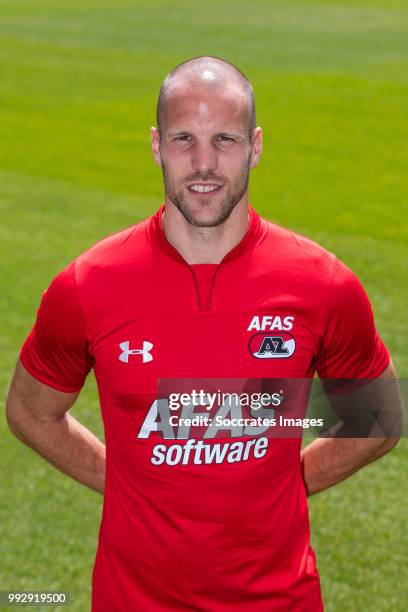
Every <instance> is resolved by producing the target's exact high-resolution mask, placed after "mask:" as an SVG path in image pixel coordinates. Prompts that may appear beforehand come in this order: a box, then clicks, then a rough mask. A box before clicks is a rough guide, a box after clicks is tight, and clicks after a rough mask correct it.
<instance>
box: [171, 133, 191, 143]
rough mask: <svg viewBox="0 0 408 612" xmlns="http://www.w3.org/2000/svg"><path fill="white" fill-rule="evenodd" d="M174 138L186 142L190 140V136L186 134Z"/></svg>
mask: <svg viewBox="0 0 408 612" xmlns="http://www.w3.org/2000/svg"><path fill="white" fill-rule="evenodd" d="M174 140H178V141H181V142H187V141H189V140H190V136H188V135H187V134H183V135H182V136H176V138H175V139H174Z"/></svg>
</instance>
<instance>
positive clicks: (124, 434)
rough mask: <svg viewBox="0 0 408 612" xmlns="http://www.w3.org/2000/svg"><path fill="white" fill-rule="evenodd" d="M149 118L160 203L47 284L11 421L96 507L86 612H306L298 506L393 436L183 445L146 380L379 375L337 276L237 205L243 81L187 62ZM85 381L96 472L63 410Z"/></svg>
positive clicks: (315, 590) (352, 298)
mask: <svg viewBox="0 0 408 612" xmlns="http://www.w3.org/2000/svg"><path fill="white" fill-rule="evenodd" d="M157 119H158V129H156V128H152V129H151V140H152V151H153V156H154V159H155V161H156V163H157V164H158V165H159V166H160V167H161V168H162V171H163V177H164V187H165V201H164V207H162V208H160V210H159V211H158V212H157V213H156V214H155V215H154V216H153V217H152V218H149V219H147V220H145V221H143V222H142V223H139V224H137V225H135V226H133V227H131V228H128V229H125V230H123V231H121V232H119V233H117V234H115V235H113V236H110V237H108V238H106V239H104V240H102V241H101V242H99V243H97V244H96V245H94V246H93V247H92V248H90V249H89V250H88V251H86V252H85V253H83V254H82V255H80V256H79V257H78V258H76V259H75V260H74V261H73V262H71V263H70V264H69V265H68V266H67V267H66V268H65V269H64V270H63V271H62V272H61V273H60V274H59V275H58V276H57V277H56V278H55V279H54V281H53V282H52V284H51V285H50V287H49V288H48V290H47V291H46V292H45V293H44V296H43V299H42V303H41V306H40V309H39V311H38V314H37V321H36V324H35V326H34V328H33V330H32V332H31V334H30V335H29V336H28V338H27V340H26V342H25V343H24V346H23V348H22V351H21V354H20V361H19V362H18V364H17V368H16V372H15V375H14V379H13V382H12V385H11V389H10V393H9V398H8V402H7V416H8V421H9V424H10V427H11V429H12V430H13V432H14V433H15V434H16V435H17V436H18V437H19V438H20V439H21V440H23V441H24V442H25V443H26V444H28V445H30V446H31V447H32V448H34V449H35V450H37V451H38V452H39V453H40V454H41V455H43V456H44V457H45V458H46V459H47V460H48V461H50V462H51V463H53V464H54V465H55V466H56V467H58V468H59V469H60V470H62V471H63V472H65V473H66V474H68V475H70V476H72V477H73V478H75V479H76V480H78V481H79V482H81V483H83V484H85V485H87V486H88V487H91V488H92V489H95V490H96V491H99V492H100V493H103V494H104V508H103V518H102V524H101V528H100V535H99V544H98V551H97V555H96V560H95V566H94V572H93V596H92V601H93V604H92V609H93V610H94V612H114V611H123V612H124V611H128V610H135V611H139V610H140V611H148V612H153V611H156V610H157V611H159V610H163V611H164V610H206V611H220V612H221V611H232V610H245V611H248V610H251V611H252V610H255V611H259V612H264V611H268V612H270V611H275V610H276V611H288V610H296V611H313V612H316V611H318V610H321V609H322V601H321V594H320V586H319V578H318V573H317V569H316V563H315V555H314V552H313V550H312V549H311V547H310V542H309V524H308V511H307V501H306V496H307V493H308V494H309V495H311V494H314V493H317V492H318V491H321V490H323V489H325V488H327V487H329V486H331V485H334V484H335V483H337V482H340V481H341V480H343V479H344V478H346V477H347V476H349V475H350V474H352V473H354V472H356V471H357V470H358V469H360V468H361V467H362V466H364V465H366V464H367V463H370V462H371V461H373V460H375V459H377V458H378V457H380V456H381V455H383V454H385V453H386V452H388V451H389V450H390V449H391V448H392V447H393V446H394V445H395V444H396V442H397V439H398V438H397V437H393V438H389V439H386V438H382V439H381V438H367V439H337V438H319V439H317V440H315V441H313V442H312V443H311V444H310V445H309V446H307V447H306V448H305V449H304V450H303V451H302V453H301V452H300V446H301V440H300V439H299V438H284V439H268V438H262V439H261V438H258V441H257V442H255V441H254V440H255V439H256V436H252V437H251V436H248V430H243V429H238V434H237V431H236V430H235V429H233V428H231V430H230V432H229V434H230V435H228V430H225V428H222V427H221V428H219V429H216V430H214V431H212V430H211V426H210V427H208V429H207V428H204V431H205V433H204V435H203V436H202V439H198V437H197V436H195V437H194V438H193V436H192V435H189V434H190V433H191V430H190V429H189V426H188V425H186V427H187V429H184V430H180V429H178V427H177V422H174V419H171V418H170V414H171V413H170V411H169V409H168V403H166V401H164V400H163V397H162V396H161V395H160V393H159V394H158V395H157V388H158V381H159V379H161V380H163V379H164V380H165V381H166V380H167V381H168V380H171V379H181V378H182V379H198V378H199V379H201V380H203V379H205V378H207V379H209V380H212V379H275V378H288V379H292V378H312V377H313V375H314V373H315V371H316V372H317V373H318V374H319V376H321V377H324V378H375V377H384V378H387V377H388V378H392V377H394V376H395V372H394V368H393V365H392V363H391V361H390V356H389V353H388V350H387V349H386V347H385V346H384V344H383V343H382V341H381V339H380V338H379V336H378V334H377V332H376V330H375V327H374V322H373V316H372V311H371V307H370V303H369V301H368V298H367V296H366V294H365V292H364V290H363V288H362V286H361V284H360V283H359V281H358V280H357V279H356V277H355V276H354V274H353V273H352V272H351V271H350V270H349V269H348V268H347V267H346V266H344V265H343V264H342V263H341V262H339V261H338V260H337V259H336V258H335V256H334V255H333V254H331V253H328V252H327V251H325V250H324V249H322V248H321V247H319V246H318V245H317V244H315V243H313V242H312V241H310V240H307V239H306V238H303V237H301V236H299V235H297V234H295V233H293V232H290V231H288V230H286V229H283V228H281V227H279V226H277V225H274V224H272V223H269V222H267V221H265V220H263V219H261V218H260V217H259V216H258V215H257V214H256V213H255V211H254V210H253V209H252V208H251V207H250V206H249V204H248V176H249V171H250V169H251V168H253V167H255V166H256V164H257V163H258V161H259V159H260V156H261V152H262V131H261V128H259V127H256V123H255V107H254V98H253V91H252V87H251V85H250V83H249V82H248V80H247V79H246V77H245V76H244V75H243V74H242V73H241V72H240V71H239V70H238V69H237V68H235V67H234V66H232V65H231V64H229V63H227V62H225V61H223V60H220V59H217V58H214V57H207V56H206V57H199V58H194V59H192V60H189V61H187V62H185V63H183V64H181V65H179V66H178V67H176V68H175V69H174V70H173V71H172V72H171V73H170V74H169V75H168V77H167V78H166V79H165V81H164V83H163V85H162V88H161V91H160V96H159V101H158V109H157ZM356 336H358V338H359V342H358V343H356V342H355V341H354V339H355V337H356ZM265 343H266V344H265ZM91 368H93V369H94V372H95V377H96V380H97V383H98V388H99V393H100V401H101V410H102V416H103V421H104V427H105V441H106V460H105V445H104V444H103V443H102V442H100V441H99V440H98V439H97V438H96V437H95V436H94V435H93V434H92V433H91V432H90V431H88V430H87V429H86V428H84V427H83V426H82V425H81V424H80V423H79V422H78V421H77V420H75V419H74V418H73V417H72V416H71V415H70V414H69V412H68V411H69V409H70V407H71V406H72V404H73V403H74V402H75V400H76V398H77V395H78V393H79V391H80V389H81V388H82V386H83V384H84V381H85V377H86V375H87V374H88V372H89V371H90V369H91ZM182 384H183V383H180V385H182ZM180 390H183V389H181V387H180ZM176 395H177V394H176ZM194 409H195V406H193V407H191V405H190V408H189V410H190V412H189V414H190V415H193V414H195V412H194ZM196 412H197V411H196ZM180 427H181V425H180ZM186 431H187V434H186ZM219 433H221V434H223V436H224V439H223V440H221V443H220V441H219V435H218V434H219ZM192 438H193V439H192ZM262 440H263V441H262ZM265 440H266V442H265ZM231 441H232V442H231ZM260 441H262V444H259V442H260ZM239 443H242V446H239ZM244 443H245V444H246V446H244ZM249 443H251V444H252V446H248V444H249ZM105 474H106V476H105Z"/></svg>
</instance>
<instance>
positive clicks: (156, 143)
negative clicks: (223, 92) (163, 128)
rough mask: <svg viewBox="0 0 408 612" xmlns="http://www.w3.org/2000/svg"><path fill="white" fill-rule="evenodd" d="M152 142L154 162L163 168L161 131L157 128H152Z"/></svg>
mask: <svg viewBox="0 0 408 612" xmlns="http://www.w3.org/2000/svg"><path fill="white" fill-rule="evenodd" d="M150 142H151V148H152V153H153V158H154V161H155V162H156V164H157V165H158V166H160V168H161V165H162V161H161V155H160V134H159V130H158V129H157V128H155V127H151V128H150Z"/></svg>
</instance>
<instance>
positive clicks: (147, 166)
mask: <svg viewBox="0 0 408 612" xmlns="http://www.w3.org/2000/svg"><path fill="white" fill-rule="evenodd" d="M200 54H211V55H217V56H221V57H224V58H225V59H228V60H230V61H232V62H233V63H236V64H237V65H238V66H239V67H240V68H241V69H242V70H243V71H244V72H246V73H247V74H248V76H249V78H250V79H251V81H252V83H253V85H254V88H255V95H256V100H257V112H258V124H259V125H262V126H263V128H264V138H265V152H264V156H263V160H262V161H261V164H260V166H259V167H258V168H257V169H256V170H255V171H254V173H253V175H252V188H251V202H252V204H253V205H254V206H255V208H256V209H257V210H258V211H259V212H260V213H261V214H263V215H264V216H265V217H268V218H270V219H273V220H275V221H276V222H278V223H280V224H283V225H286V226H288V227H291V228H293V229H295V230H297V231H299V232H301V233H304V234H306V235H307V236H309V237H311V238H313V239H315V240H317V241H319V242H320V243H321V244H322V245H323V246H325V247H326V248H328V249H330V250H332V251H334V252H335V253H336V254H337V255H338V256H339V257H340V258H341V259H343V261H345V262H346V263H347V264H348V265H349V266H350V267H351V268H352V269H353V270H354V271H355V272H356V273H357V274H358V276H359V277H360V279H361V280H362V282H363V284H364V285H365V287H366V290H367V292H368V294H369V296H370V298H371V300H372V303H373V306H374V312H375V315H376V322H377V326H378V329H379V331H380V333H381V335H382V337H383V339H384V340H385V342H386V343H387V345H388V346H389V348H390V350H391V352H392V355H393V358H394V362H395V364H396V366H397V369H398V373H399V375H400V376H401V377H407V376H408V355H407V326H406V318H407V304H408V283H407V262H408V222H407V217H408V215H407V212H408V210H407V208H408V206H407V202H408V187H407V180H406V177H407V168H408V3H407V1H406V0H399V1H397V0H388V1H387V0H381V1H380V0H378V1H375V0H373V1H369V0H353V1H352V0H343V1H342V2H340V1H332V2H330V1H324V0H321V1H320V2H314V1H311V0H310V1H306V0H305V1H303V2H302V1H297V2H292V1H287V2H279V3H278V2H273V1H271V0H270V1H267V0H264V1H262V0H254V1H252V2H251V3H248V2H245V3H244V2H228V1H226V0H217V1H215V0H208V1H207V2H206V3H205V4H198V3H195V2H193V1H188V0H183V1H180V0H174V1H173V2H171V3H170V2H165V1H164V0H161V1H156V2H155V3H149V2H147V1H134V2H130V1H125V0H109V1H108V0H100V1H99V2H96V1H94V2H92V1H90V0H70V2H68V1H67V0H60V1H59V2H58V3H57V2H53V1H51V0H36V1H34V0H0V75H1V78H0V206H1V227H0V252H1V261H2V266H1V268H2V270H1V294H0V304H1V328H0V329H1V336H0V343H1V356H2V361H1V369H0V384H1V393H2V398H4V396H5V394H6V389H7V385H8V382H9V379H10V376H11V372H12V368H13V365H14V363H15V360H16V357H17V354H18V350H19V347H20V345H21V343H22V341H23V339H24V337H25V335H26V334H27V333H28V331H29V329H30V327H31V325H32V322H33V319H34V315H35V310H36V308H37V306H38V303H39V299H40V296H41V292H42V291H43V289H44V288H45V287H46V286H47V285H48V284H49V282H50V280H51V279H52V277H53V276H54V275H55V274H56V273H57V272H58V271H59V270H60V269H61V268H62V267H63V266H64V265H65V264H66V263H68V261H70V260H71V259H72V258H73V257H74V256H76V255H77V254H78V253H80V252H81V251H82V250H84V249H85V248H86V247H87V246H89V245H90V244H92V243H93V242H95V241H96V240H98V239H99V238H101V237H103V236H104V235H106V234H109V233H112V232H114V231H116V230H118V229H120V228H122V227H125V226H128V225H131V224H133V223H136V222H137V221H139V220H141V219H142V218H144V217H145V216H147V215H149V214H151V213H152V212H153V211H155V210H156V209H157V207H158V206H159V204H160V203H161V198H162V185H161V175H160V171H159V170H158V169H157V168H156V167H155V166H154V164H153V161H152V159H151V154H150V149H149V138H148V136H149V135H148V128H149V126H150V125H154V124H155V118H154V115H155V103H156V96H157V93H158V88H159V85H160V83H161V81H162V79H163V78H164V76H165V75H166V73H167V72H168V71H169V70H170V69H171V68H172V67H173V66H174V65H176V64H177V63H179V62H180V61H183V60H185V59H187V58H189V57H192V56H195V55H200ZM3 413H4V411H3V410H2V415H1V419H0V427H1V432H0V433H1V438H0V452H1V495H0V541H1V555H0V590H9V589H15V590H16V589H23V590H29V589H30V590H44V589H47V590H50V589H54V590H66V591H69V592H70V594H71V601H72V603H71V606H70V607H69V608H68V609H70V610H81V611H82V610H89V607H90V586H91V570H92V565H93V560H94V554H95V550H96V542H97V533H98V527H99V520H100V511H101V501H102V500H101V498H100V496H98V495H97V494H95V493H93V492H92V491H89V490H87V489H85V488H84V487H81V486H80V485H79V484H76V483H75V482H73V481H71V480H70V479H68V478H67V477H65V476H63V475H62V474H60V473H59V472H57V471H56V470H54V469H53V468H51V467H49V466H48V464H46V463H45V462H44V461H43V460H42V459H41V458H39V457H38V456H36V455H35V454H34V453H33V452H32V451H31V450H29V449H28V448H26V447H24V446H23V445H22V444H20V443H19V442H18V441H17V440H16V439H15V438H14V437H13V436H12V435H11V434H10V433H9V431H8V429H7V426H6V424H5V419H4V414H3ZM73 414H74V415H75V416H76V417H77V418H79V419H80V420H81V421H82V422H83V423H84V424H86V425H87V426H88V427H90V428H91V429H92V430H93V431H95V432H96V433H97V434H98V435H100V436H101V437H102V436H103V434H102V426H101V422H100V415H99V407H98V399H97V394H96V389H95V384H94V382H93V380H92V379H91V378H90V380H89V381H88V382H87V385H86V387H85V389H84V391H83V393H82V395H81V397H80V399H79V401H78V403H77V405H76V406H75V407H74V409H73ZM407 469H408V447H407V444H406V440H403V441H402V442H401V443H400V444H399V446H398V447H397V448H396V449H395V450H394V451H393V452H392V453H391V454H390V455H388V456H386V457H385V458H383V459H382V460H381V461H379V462H378V463H376V464H375V465H373V466H370V467H369V468H366V469H365V470H363V471H362V472H360V473H359V474H357V475H355V476H354V477H353V478H352V479H350V480H349V481H347V482H345V483H343V484H341V485H339V486H337V487H335V488H333V489H331V490H329V491H326V492H324V493H322V494H321V495H318V496H316V497H315V498H312V499H311V500H310V512H311V523H312V543H313V545H314V547H315V550H316V553H317V560H318V567H319V571H320V575H321V579H322V588H323V595H324V600H325V606H326V610H328V611H330V612H344V611H346V612H348V611H351V612H354V611H355V612H360V611H376V612H380V611H387V612H390V611H401V612H404V611H405V610H407V609H408V567H407V563H406V559H407V551H408V531H407V529H406V527H407V510H406V509H407V507H408V492H407V486H406V475H407ZM48 609H50V608H48ZM254 612H256V611H255V610H254Z"/></svg>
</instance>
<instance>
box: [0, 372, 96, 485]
mask: <svg viewBox="0 0 408 612" xmlns="http://www.w3.org/2000/svg"><path fill="white" fill-rule="evenodd" d="M77 397H78V393H63V392H62V391H57V390H55V389H53V388H52V387H49V386H48V385H44V384H43V383H41V382H40V381H38V380H37V379H36V378H34V377H33V376H31V374H29V373H28V372H27V370H26V369H25V368H24V366H23V365H22V364H21V362H20V361H18V362H17V366H16V370H15V373H14V377H13V380H12V382H11V386H10V390H9V394H8V397H7V401H6V415H7V421H8V424H9V427H10V429H11V431H12V432H13V433H14V435H15V436H17V438H19V439H20V440H21V441H22V442H24V444H27V446H30V447H31V448H33V449H34V450H35V451H37V452H38V453H39V454H40V455H42V457H44V459H46V460H47V461H49V462H50V463H51V464H52V465H54V466H55V467H56V468H58V469H59V470H61V471H62V472H64V473H65V474H67V475H68V476H71V477H72V478H74V479H75V480H77V481H78V482H81V483H82V484H84V485H86V486H87V487H90V488H91V489H94V490H95V491H98V492H99V493H102V494H103V493H104V490H105V445H104V444H103V443H102V442H101V441H100V440H99V439H98V438H97V437H96V436H95V435H94V434H93V433H92V432H91V431H89V429H87V428H86V427H84V426H83V425H81V423H79V422H78V421H77V420H76V419H75V418H74V417H73V416H72V415H70V414H69V413H68V410H69V409H70V408H71V406H72V405H73V404H74V402H75V400H76V398H77Z"/></svg>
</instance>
